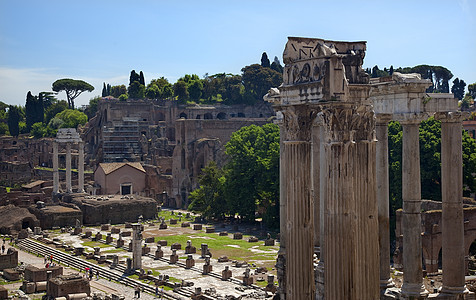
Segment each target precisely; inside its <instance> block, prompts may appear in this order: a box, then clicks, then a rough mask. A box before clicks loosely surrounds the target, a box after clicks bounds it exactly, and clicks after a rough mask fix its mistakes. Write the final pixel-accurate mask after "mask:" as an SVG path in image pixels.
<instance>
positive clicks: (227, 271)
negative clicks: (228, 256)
mask: <svg viewBox="0 0 476 300" xmlns="http://www.w3.org/2000/svg"><path fill="white" fill-rule="evenodd" d="M231 276H232V272H231V270H230V269H229V268H228V266H226V267H225V270H223V271H221V280H228V279H230V278H231Z"/></svg>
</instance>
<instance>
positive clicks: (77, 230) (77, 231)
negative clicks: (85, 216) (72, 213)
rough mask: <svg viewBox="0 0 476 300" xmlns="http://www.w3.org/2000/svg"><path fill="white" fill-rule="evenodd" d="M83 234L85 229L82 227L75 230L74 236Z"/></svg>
mask: <svg viewBox="0 0 476 300" xmlns="http://www.w3.org/2000/svg"><path fill="white" fill-rule="evenodd" d="M81 232H83V229H82V228H81V227H75V228H74V229H73V235H80V234H81Z"/></svg>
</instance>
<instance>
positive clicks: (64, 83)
mask: <svg viewBox="0 0 476 300" xmlns="http://www.w3.org/2000/svg"><path fill="white" fill-rule="evenodd" d="M52 90H53V91H55V92H62V91H65V92H66V97H67V98H68V108H70V109H74V99H76V98H77V97H78V96H79V95H81V93H83V92H86V91H88V92H92V91H93V90H94V87H93V86H92V85H90V84H89V83H87V82H86V81H83V80H75V79H69V78H64V79H58V80H56V81H55V82H53V86H52Z"/></svg>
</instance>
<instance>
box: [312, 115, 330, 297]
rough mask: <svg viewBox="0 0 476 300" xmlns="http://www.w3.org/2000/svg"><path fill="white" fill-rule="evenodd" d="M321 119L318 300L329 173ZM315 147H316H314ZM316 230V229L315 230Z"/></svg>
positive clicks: (322, 290) (322, 294) (322, 291)
mask: <svg viewBox="0 0 476 300" xmlns="http://www.w3.org/2000/svg"><path fill="white" fill-rule="evenodd" d="M319 115H320V116H318V118H319V119H321V126H319V127H318V128H319V174H318V176H319V228H318V229H319V240H320V241H319V248H320V257H319V263H318V264H317V268H316V274H315V276H316V300H324V299H325V286H324V259H325V257H326V255H325V249H326V247H325V239H324V237H325V228H324V221H325V217H324V212H325V211H326V207H327V206H326V203H327V201H326V196H327V194H326V184H327V172H326V168H325V167H324V166H325V165H326V152H325V147H324V141H325V130H324V126H323V123H322V113H320V114H319ZM313 146H314V145H313ZM314 230H316V229H314Z"/></svg>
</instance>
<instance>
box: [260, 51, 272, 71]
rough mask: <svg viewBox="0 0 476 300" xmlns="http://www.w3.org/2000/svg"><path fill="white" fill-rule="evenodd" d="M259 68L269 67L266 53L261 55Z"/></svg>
mask: <svg viewBox="0 0 476 300" xmlns="http://www.w3.org/2000/svg"><path fill="white" fill-rule="evenodd" d="M261 66H262V67H265V68H269V67H270V66H271V64H270V62H269V58H268V54H266V52H263V54H262V55H261Z"/></svg>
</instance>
